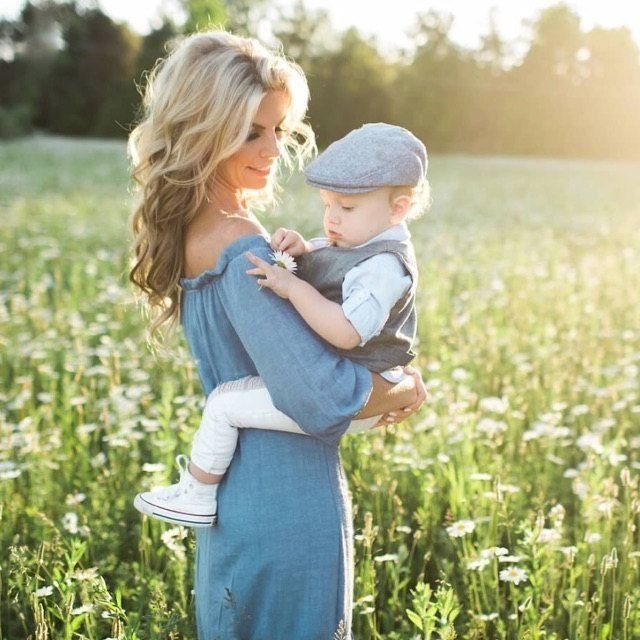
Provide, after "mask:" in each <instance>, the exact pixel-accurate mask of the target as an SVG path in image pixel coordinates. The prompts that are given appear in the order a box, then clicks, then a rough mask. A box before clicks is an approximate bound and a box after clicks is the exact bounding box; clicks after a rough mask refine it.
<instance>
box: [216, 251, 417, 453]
mask: <svg viewBox="0 0 640 640" xmlns="http://www.w3.org/2000/svg"><path fill="white" fill-rule="evenodd" d="M251 251H252V253H254V254H255V255H258V256H259V257H261V258H262V259H264V260H267V259H268V257H269V253H270V249H269V246H268V245H267V244H266V242H264V243H260V242H256V243H255V245H252V246H251ZM250 266H251V264H250V263H249V261H248V260H247V259H246V258H245V257H244V255H239V256H236V257H235V258H234V259H233V260H231V261H230V262H229V264H228V265H227V267H226V269H225V272H224V274H223V276H222V277H221V279H220V281H219V285H218V287H217V290H218V292H219V295H220V298H221V302H222V304H223V305H224V308H225V311H226V314H227V317H228V319H229V321H230V322H231V324H232V325H233V328H234V329H235V331H236V333H237V335H238V337H239V338H240V340H241V341H242V344H243V346H244V348H245V350H246V351H247V354H248V355H249V357H250V358H251V359H252V361H253V362H254V364H255V366H256V369H257V371H258V373H259V375H260V376H261V377H262V378H263V380H264V382H265V384H266V386H267V389H268V390H269V392H270V394H271V396H272V398H273V401H274V403H275V405H276V406H277V407H278V409H280V410H281V411H283V412H284V413H286V414H287V415H288V416H290V417H291V418H293V419H294V420H295V421H296V422H297V423H298V424H299V425H300V427H301V428H302V429H303V430H304V431H305V432H306V433H308V434H309V435H314V436H316V437H318V438H321V439H323V440H325V441H327V442H335V441H337V440H338V438H339V437H340V436H341V435H342V434H343V433H344V431H345V430H346V428H347V426H348V424H349V422H350V420H351V418H352V417H353V416H355V415H356V414H358V412H359V411H360V410H361V409H362V408H363V406H364V405H365V404H366V402H367V400H368V399H369V396H370V395H371V391H372V386H373V388H374V389H375V393H374V394H373V395H371V401H372V405H371V409H372V412H371V413H368V415H377V414H379V413H385V412H388V411H391V410H394V409H401V408H402V407H404V406H407V404H410V402H409V403H407V402H406V400H407V399H408V398H409V397H410V396H411V393H407V390H406V388H405V389H404V390H401V389H398V390H396V391H392V390H391V387H392V385H389V383H387V382H385V381H384V380H382V379H378V377H377V376H376V379H375V381H372V374H371V373H370V372H369V371H368V370H367V369H365V368H364V367H362V366H361V365H358V364H355V363H354V362H351V361H350V360H347V359H345V358H341V357H340V356H338V355H337V354H336V353H335V352H334V351H333V350H332V349H330V348H329V347H328V346H327V344H326V343H325V342H324V341H323V340H322V339H321V338H319V337H318V336H317V335H315V333H314V332H313V331H312V330H311V329H310V328H309V327H308V326H307V325H306V323H305V322H304V321H303V320H302V318H301V317H300V316H299V315H298V313H297V312H296V311H295V309H293V307H292V306H291V304H289V303H288V302H287V301H285V300H282V299H281V298H279V297H278V296H276V295H275V294H274V293H272V292H271V291H268V290H262V289H260V287H258V285H257V284H256V281H255V279H254V278H252V277H251V276H247V275H246V270H247V269H248V268H250ZM404 393H407V395H406V396H405V395H403V394H404ZM412 397H415V396H412Z"/></svg>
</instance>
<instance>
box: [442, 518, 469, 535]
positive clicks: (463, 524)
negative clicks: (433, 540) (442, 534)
mask: <svg viewBox="0 0 640 640" xmlns="http://www.w3.org/2000/svg"><path fill="white" fill-rule="evenodd" d="M475 528H476V523H475V522H474V521H473V520H458V521H457V522H454V523H453V524H451V525H450V526H448V527H447V533H448V534H449V535H450V536H451V537H452V538H462V536H466V535H467V533H471V532H472V531H473V530H474V529H475Z"/></svg>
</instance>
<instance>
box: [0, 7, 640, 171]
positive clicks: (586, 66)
mask: <svg viewBox="0 0 640 640" xmlns="http://www.w3.org/2000/svg"><path fill="white" fill-rule="evenodd" d="M180 4H181V5H182V6H183V8H184V11H185V16H186V20H185V22H184V24H180V25H177V24H173V23H172V22H171V21H169V20H168V19H165V20H164V22H163V23H162V24H159V25H158V26H157V28H156V29H155V30H154V31H152V32H151V33H149V34H148V35H145V36H140V35H139V34H136V33H133V32H132V31H131V30H130V29H129V28H128V27H127V26H125V25H123V24H117V23H115V22H114V21H113V20H111V18H109V17H108V16H106V15H104V14H103V13H102V12H101V11H100V10H99V9H86V8H82V7H81V6H79V5H76V4H75V3H73V2H64V3H63V2H54V1H53V0H41V1H40V2H27V3H26V4H25V8H24V10H23V12H22V14H21V16H20V18H19V19H18V20H16V21H13V22H8V21H4V22H3V23H2V24H0V44H2V48H3V51H5V59H4V60H3V61H1V62H0V135H2V136H5V137H8V136H11V135H18V134H20V133H23V132H25V131H28V130H30V129H31V128H37V129H44V130H47V131H50V132H53V133H65V134H73V135H81V136H83V135H93V136H95V135H100V136H122V137H123V136H125V135H126V133H127V131H128V130H129V129H130V128H131V124H132V122H134V121H135V118H136V111H137V108H138V95H137V92H136V87H135V85H136V83H140V82H141V81H142V79H143V73H144V71H145V70H148V69H150V68H151V67H152V66H153V64H154V62H155V61H156V60H157V59H158V58H159V57H162V56H163V55H165V53H166V49H165V46H166V45H167V44H168V43H169V42H170V41H171V39H172V38H174V37H175V36H178V35H179V34H181V33H186V32H191V31H193V30H196V29H198V28H203V27H206V26H207V24H209V22H210V21H211V22H213V23H216V24H220V25H223V24H224V25H226V26H227V27H228V28H229V29H231V30H233V31H236V32H238V33H245V34H255V33H258V32H261V33H262V32H264V28H263V27H264V25H265V21H266V23H267V24H268V25H269V30H270V32H271V35H270V36H269V37H268V38H267V40H269V44H272V45H273V46H276V45H279V44H281V45H282V46H283V47H284V50H285V51H286V52H287V54H288V55H289V56H290V57H292V58H293V59H295V60H296V61H297V62H299V63H300V64H301V65H302V67H303V68H304V70H305V71H306V73H307V76H308V78H309V83H310V86H311V95H312V102H311V107H310V120H311V123H312V125H313V126H314V128H315V129H316V131H317V133H318V137H319V143H320V146H326V145H327V144H328V143H329V142H331V141H332V140H334V139H336V138H338V137H340V136H342V135H344V134H345V133H346V132H347V131H349V130H350V129H352V128H353V127H355V126H358V125H360V124H362V123H363V122H367V121H392V122H395V123H398V124H402V125H405V126H407V127H408V128H410V129H411V130H412V131H413V132H414V133H415V134H416V135H418V136H419V137H420V138H422V139H423V140H424V141H425V142H426V144H427V146H428V148H429V149H430V150H431V151H435V152H473V153H509V154H537V155H547V156H574V157H575V156H583V157H594V158H617V159H639V158H640V144H638V140H640V52H639V50H638V45H637V44H636V43H635V41H634V40H633V38H632V36H631V32H630V31H629V30H628V29H626V28H619V29H603V28H594V29H592V30H590V31H584V30H583V29H582V28H581V25H580V19H579V16H578V15H577V14H576V13H575V12H574V11H573V10H572V9H571V8H570V7H569V6H567V5H565V4H558V5H555V6H551V7H548V8H547V9H544V10H543V11H542V12H541V13H540V14H539V15H538V17H537V19H536V20H535V21H534V22H533V24H532V25H531V39H530V42H529V43H528V50H527V51H526V53H525V54H524V56H523V57H522V59H521V60H519V61H515V58H514V56H513V51H512V49H513V43H509V42H505V41H503V40H501V39H500V37H499V35H498V33H497V32H496V30H495V29H493V28H491V29H490V31H489V32H488V33H487V34H485V36H484V37H483V40H482V44H481V46H480V47H479V48H477V49H465V48H463V47H461V46H459V45H457V44H455V43H454V42H453V41H452V40H451V38H450V35H449V34H450V31H451V27H452V20H453V19H452V17H451V16H450V15H447V14H439V13H435V12H433V11H427V12H425V13H422V14H419V15H417V16H416V17H415V23H414V27H413V32H412V42H413V45H414V46H413V47H412V50H411V52H404V54H403V55H399V56H394V57H391V56H390V55H389V54H387V55H383V54H382V53H381V52H380V50H379V47H378V46H377V43H376V42H375V40H372V39H369V38H365V37H363V36H362V35H361V34H360V33H359V32H358V30H357V29H355V28H351V29H349V30H347V31H344V32H341V31H338V30H336V29H335V28H334V27H333V26H332V25H331V22H330V20H329V16H328V14H327V13H326V12H325V11H323V10H317V9H309V8H307V7H306V6H305V5H304V3H303V2H299V3H297V4H296V5H294V7H293V9H291V10H288V11H284V10H283V9H279V8H278V6H277V5H276V4H274V3H272V2H268V1H267V0H243V1H242V2H238V1H234V2H231V1H230V0H224V1H223V0H182V2H181V3H180Z"/></svg>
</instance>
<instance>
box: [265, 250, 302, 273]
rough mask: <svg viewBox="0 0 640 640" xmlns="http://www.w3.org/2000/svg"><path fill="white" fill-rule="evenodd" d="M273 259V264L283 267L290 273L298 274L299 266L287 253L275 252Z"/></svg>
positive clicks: (272, 255)
mask: <svg viewBox="0 0 640 640" xmlns="http://www.w3.org/2000/svg"><path fill="white" fill-rule="evenodd" d="M271 257H272V258H273V263H274V264H275V265H277V266H278V267H282V268H283V269H286V270H287V271H289V272H290V273H295V272H296V270H297V268H298V265H297V264H296V261H295V258H294V257H293V256H292V255H290V254H288V253H287V252H286V251H274V252H273V253H272V254H271Z"/></svg>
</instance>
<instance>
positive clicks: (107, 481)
mask: <svg viewBox="0 0 640 640" xmlns="http://www.w3.org/2000/svg"><path fill="white" fill-rule="evenodd" d="M25 166H28V167H29V171H28V172H25V170H24V167H25ZM430 181H431V183H432V186H433V193H434V199H435V201H434V205H433V208H432V210H431V211H430V212H429V213H428V214H427V215H425V216H424V217H422V218H419V219H418V220H416V221H414V222H412V224H411V227H412V234H413V237H414V241H415V244H416V253H417V256H418V260H419V264H420V290H419V294H418V305H419V318H420V323H419V328H418V334H419V358H418V360H417V365H418V366H419V367H420V368H421V370H422V371H424V372H425V378H426V380H427V383H428V386H429V389H430V394H431V398H430V401H429V403H428V404H427V405H426V406H425V407H424V409H423V410H422V411H421V412H420V414H419V415H417V416H413V417H412V419H411V420H410V421H407V422H405V423H403V424H400V425H398V426H397V427H394V428H388V429H386V430H377V431H375V432H373V433H370V434H366V435H359V436H348V437H346V438H345V439H344V440H343V442H342V456H343V460H344V463H345V467H346V470H347V473H348V477H349V485H350V488H351V491H352V492H353V500H354V506H355V514H354V515H355V523H354V524H355V534H356V535H355V548H356V571H355V580H356V584H355V610H354V632H355V633H356V637H357V638H358V639H359V640H416V639H417V638H420V639H427V640H428V639H430V638H431V639H434V638H439V639H440V640H443V639H445V638H448V639H449V640H451V639H453V638H454V637H457V638H459V639H460V640H498V639H501V640H502V639H505V640H542V639H545V640H563V639H565V638H570V639H571V640H594V639H596V638H597V639H598V640H635V639H636V638H638V637H640V545H639V540H638V535H639V534H638V525H640V495H639V493H638V484H639V479H640V475H639V474H640V434H639V432H638V424H639V418H640V251H639V247H640V225H638V218H639V216H640V165H638V164H623V163H613V162H610V161H607V162H604V161H597V162H596V161H576V160H571V161H569V160H548V159H524V158H511V159H508V158H504V157H486V156H483V157H469V156H455V155H447V156H439V155H437V154H433V155H432V158H431V166H430ZM126 184H127V166H126V155H125V145H124V142H123V141H119V140H111V141H105V140H95V139H87V140H77V139H76V140H74V139H70V138H62V137H42V136H32V137H29V138H25V139H22V140H17V141H11V142H4V143H0V209H1V210H2V216H0V252H1V253H2V255H3V257H4V258H3V262H2V264H0V371H2V375H1V376H0V640H24V639H30V640H54V639H55V640H63V639H64V640H67V639H68V640H76V639H77V640H80V639H81V638H82V639H84V640H105V639H106V638H112V639H115V638H117V639H118V640H161V639H162V640H164V639H170V640H179V639H184V640H193V638H194V637H195V633H194V630H193V619H194V618H193V599H192V593H191V589H192V586H193V575H192V571H193V566H194V562H193V537H192V534H191V533H188V532H187V531H186V530H184V529H181V528H178V527H171V526H169V525H166V524H164V523H162V522H156V521H151V520H150V519H145V518H142V517H141V516H140V515H139V514H138V512H137V511H135V509H134V508H133V506H132V504H131V501H132V497H133V495H134V494H135V493H136V492H137V491H139V490H140V489H142V488H146V487H150V486H153V485H160V484H163V483H167V482H168V481H169V480H175V478H176V471H175V466H174V457H175V455H176V453H179V452H184V451H187V450H188V446H189V442H190V440H191V437H192V435H193V433H194V431H195V429H196V428H197V425H198V422H199V419H200V415H201V406H202V393H201V388H200V385H199V382H198V379H197V373H196V371H195V369H194V363H193V361H192V358H191V356H190V355H189V353H188V351H187V350H186V348H185V347H184V344H183V343H182V342H181V341H179V342H178V343H177V344H176V345H175V346H174V348H173V350H172V351H170V352H168V353H167V354H162V353H161V354H159V355H158V357H153V355H152V354H151V353H150V352H149V351H148V350H147V349H146V348H145V336H144V319H143V317H142V316H141V314H140V310H139V309H138V308H137V307H136V305H135V303H134V301H133V299H132V290H131V286H130V285H129V283H128V281H127V278H126V272H127V253H128V252H127V248H128V239H127V223H126V220H127V217H128V212H129V196H128V194H127V192H126ZM285 194H286V196H285V197H284V198H283V201H282V204H281V205H280V207H278V209H277V211H276V212H273V213H272V214H271V216H270V217H265V218H264V223H265V225H266V226H267V227H268V228H274V227H276V226H279V225H283V226H289V227H294V228H298V229H300V230H301V231H303V232H304V233H306V234H308V235H317V234H318V233H319V232H320V219H321V207H320V202H319V199H318V197H317V193H315V192H314V190H312V189H310V188H309V187H306V186H304V185H303V184H302V180H301V179H300V177H299V176H297V177H295V178H293V179H291V180H290V182H289V183H288V184H287V186H286V190H285ZM292 373H293V372H292ZM221 517H224V515H223V514H221ZM318 588H323V585H318ZM292 640H294V639H292Z"/></svg>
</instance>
